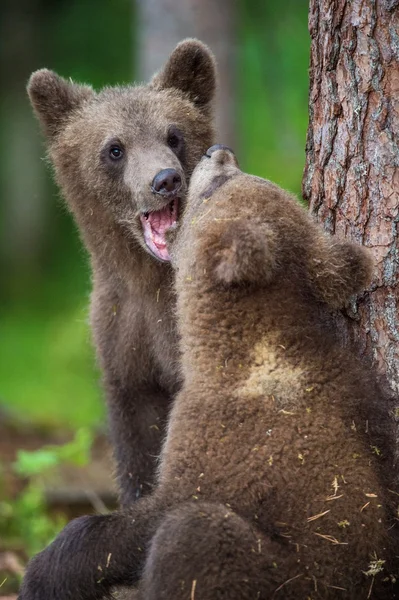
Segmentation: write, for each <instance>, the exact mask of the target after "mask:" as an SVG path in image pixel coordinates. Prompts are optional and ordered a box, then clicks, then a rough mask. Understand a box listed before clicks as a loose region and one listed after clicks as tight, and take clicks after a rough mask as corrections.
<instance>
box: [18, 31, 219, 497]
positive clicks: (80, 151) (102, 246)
mask: <svg viewBox="0 0 399 600" xmlns="http://www.w3.org/2000/svg"><path fill="white" fill-rule="evenodd" d="M215 77H216V75H215V62H214V58H213V55H212V54H211V52H210V51H209V49H208V48H207V47H206V46H204V45H203V44H202V43H201V42H199V41H197V40H186V41H184V42H182V43H180V44H179V45H178V46H177V47H176V49H175V50H174V52H173V53H172V55H171V56H170V58H169V60H168V61H167V63H166V65H165V67H164V69H163V70H161V71H160V72H159V73H158V74H157V75H156V76H155V77H154V78H153V80H152V81H151V82H150V83H149V84H148V85H142V86H127V87H118V88H105V89H104V90H102V91H101V92H99V93H95V92H94V91H93V89H92V88H91V87H88V86H86V85H78V84H75V83H72V82H71V81H66V80H64V79H62V78H61V77H59V76H58V75H57V74H56V73H53V72H51V71H48V70H46V69H43V70H41V71H37V72H36V73H34V74H33V75H32V77H31V79H30V82H29V85H28V93H29V97H30V100H31V102H32V105H33V108H34V110H35V113H36V115H37V116H38V118H39V121H40V123H41V125H42V127H43V130H44V133H45V136H46V139H47V143H48V148H49V156H50V160H51V162H52V163H53V166H54V170H55V175H56V178H57V182H58V184H59V186H60V188H61V190H62V192H63V194H64V196H65V199H66V201H67V205H68V207H69V208H70V210H71V211H72V212H73V214H74V217H75V219H76V221H77V223H78V226H79V228H80V232H81V235H82V237H83V240H84V243H85V245H86V247H87V249H88V250H89V253H90V259H91V266H92V270H93V293H92V299H91V324H92V329H93V334H94V340H95V345H96V348H97V354H98V357H99V361H100V365H101V367H102V370H103V374H104V385H105V388H106V393H107V400H108V408H109V421H110V429H111V437H112V441H113V445H114V448H115V454H116V460H117V472H118V478H119V483H120V487H121V501H122V504H124V505H129V504H130V503H131V502H132V501H133V500H135V499H136V498H137V497H138V496H139V495H141V493H145V492H148V491H149V490H150V489H151V483H152V481H153V476H154V471H155V460H156V457H157V456H158V455H159V452H160V445H161V439H162V433H163V431H164V426H165V421H166V419H167V414H168V408H169V403H170V399H171V397H172V396H173V395H174V394H175V393H176V391H177V389H178V385H179V374H178V367H177V365H178V355H177V338H176V332H175V323H174V316H173V308H172V304H173V292H172V287H171V282H172V271H171V268H170V264H169V263H168V261H169V255H168V250H167V247H166V242H165V232H166V231H167V229H168V228H169V227H170V226H171V225H173V224H174V223H176V221H177V220H178V218H179V215H180V213H181V211H182V210H183V208H184V203H185V195H186V189H187V184H188V181H189V178H190V175H191V172H192V170H193V169H194V166H195V165H196V163H197V162H198V161H199V159H200V157H201V156H202V155H203V153H204V152H205V150H206V149H207V148H208V147H209V145H210V144H211V143H212V138H213V114H212V100H213V97H214V92H215V85H216V84H215Z"/></svg>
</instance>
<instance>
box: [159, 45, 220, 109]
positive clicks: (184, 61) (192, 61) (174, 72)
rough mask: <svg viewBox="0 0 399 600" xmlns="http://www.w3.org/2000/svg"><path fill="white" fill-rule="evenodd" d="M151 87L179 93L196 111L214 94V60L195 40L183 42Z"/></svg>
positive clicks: (207, 103)
mask: <svg viewBox="0 0 399 600" xmlns="http://www.w3.org/2000/svg"><path fill="white" fill-rule="evenodd" d="M151 85H152V86H153V87H155V88H158V89H167V88H174V89H177V90H180V91H181V92H183V93H184V94H186V95H187V96H188V97H189V99H190V100H191V101H192V102H193V103H194V104H196V105H197V106H198V107H199V108H202V109H204V108H207V106H208V105H209V104H210V102H211V101H212V100H213V98H214V95H215V91H216V62H215V58H214V56H213V54H212V52H211V51H210V50H209V48H208V47H207V46H205V44H203V43H202V42H200V41H199V40H195V39H187V40H183V41H182V42H180V44H178V45H177V46H176V48H175V49H174V50H173V52H172V54H171V55H170V57H169V59H168V62H167V63H166V65H165V66H164V67H163V69H162V70H161V71H160V72H159V73H157V74H156V75H155V76H154V77H153V79H152V80H151Z"/></svg>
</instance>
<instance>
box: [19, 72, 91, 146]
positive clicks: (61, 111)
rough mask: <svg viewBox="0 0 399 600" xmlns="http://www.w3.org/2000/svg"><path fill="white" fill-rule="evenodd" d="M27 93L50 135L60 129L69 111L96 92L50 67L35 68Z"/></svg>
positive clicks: (45, 130)
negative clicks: (62, 75)
mask: <svg viewBox="0 0 399 600" xmlns="http://www.w3.org/2000/svg"><path fill="white" fill-rule="evenodd" d="M27 90H28V95H29V99H30V101H31V104H32V106H33V109H34V111H35V113H36V115H37V117H38V119H39V121H40V123H41V125H42V127H43V129H44V132H45V134H46V135H47V137H49V138H51V137H52V136H54V135H55V134H56V133H58V132H59V130H60V129H61V127H62V126H63V123H64V122H65V120H66V118H67V117H68V114H69V113H70V112H71V111H72V110H74V109H76V108H78V107H79V106H80V104H81V103H82V102H83V101H84V100H86V99H88V98H90V97H91V96H92V95H93V93H94V92H93V90H92V88H91V87H89V86H86V85H78V84H75V83H72V82H70V81H66V80H65V79H63V78H62V77H60V76H59V75H57V73H54V72H53V71H49V70H48V69H40V70H39V71H35V73H33V74H32V75H31V77H30V79H29V82H28V87H27Z"/></svg>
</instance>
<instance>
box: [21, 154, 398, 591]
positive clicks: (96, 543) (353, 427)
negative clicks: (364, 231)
mask: <svg viewBox="0 0 399 600" xmlns="http://www.w3.org/2000/svg"><path fill="white" fill-rule="evenodd" d="M170 237H174V241H173V244H172V253H171V254H172V262H173V264H174V267H175V268H176V270H177V273H176V289H177V317H178V324H179V329H180V334H181V351H182V374H183V378H184V385H183V388H182V390H181V391H180V393H179V394H178V396H177V398H176V400H175V402H174V404H173V408H172V410H171V415H170V420H169V425H168V431H167V437H166V441H165V445H164V447H163V452H162V455H161V461H160V467H159V475H158V485H157V486H156V488H155V490H154V493H153V494H152V495H151V496H148V497H146V498H143V499H142V500H139V501H138V502H137V503H135V504H134V505H133V506H132V507H131V508H130V509H129V510H128V511H126V512H123V511H121V512H119V513H114V514H112V515H108V516H94V517H84V518H82V519H78V520H76V521H73V522H72V523H70V524H69V525H68V526H67V527H66V529H65V530H64V531H63V532H62V533H61V535H60V536H59V537H58V538H57V539H56V540H55V542H54V543H53V544H52V545H51V546H49V548H47V549H46V550H45V551H44V552H43V553H41V554H40V555H38V556H37V557H36V558H35V559H34V560H33V561H32V562H31V564H30V566H29V568H28V574H27V576H26V579H25V582H24V588H23V593H22V595H21V600H39V598H40V600H51V599H53V598H57V600H64V599H65V600H66V599H67V598H85V600H91V599H98V598H101V596H102V595H105V594H108V593H109V591H110V588H111V586H113V585H133V584H135V583H137V582H138V581H139V587H138V591H134V592H131V593H130V595H131V598H132V599H133V598H140V599H143V600H144V599H145V600H155V599H157V600H159V599H160V598H165V599H167V600H170V599H172V598H173V599H174V600H178V599H181V600H187V598H192V599H194V598H195V600H216V599H222V598H226V599H229V600H235V599H237V600H243V599H248V600H253V599H256V598H259V599H264V600H266V599H270V598H283V599H291V598H292V599H295V600H297V599H298V598H303V599H305V598H308V599H313V600H315V599H319V598H329V599H335V598H344V599H352V600H359V599H360V598H374V599H376V598H380V599H383V598H384V599H393V598H398V597H399V596H398V590H397V588H396V590H395V587H394V583H395V582H394V579H395V577H396V576H397V573H396V572H395V571H397V566H398V562H397V561H398V558H397V554H398V549H397V545H396V542H394V537H393V535H392V536H391V534H392V531H390V530H391V528H393V527H394V525H395V519H394V513H393V510H395V512H396V511H397V504H398V502H397V501H398V490H397V489H396V491H395V489H393V488H390V490H389V491H388V490H387V489H386V481H387V480H388V479H389V472H388V471H389V469H391V468H392V461H393V456H392V453H393V449H394V439H395V427H394V423H393V420H392V419H391V417H390V415H389V412H388V403H387V401H386V400H385V398H384V397H383V396H382V395H381V393H380V392H379V390H378V388H377V386H376V384H375V381H374V379H373V377H372V375H370V374H369V373H368V372H367V371H365V369H364V368H363V366H362V365H361V364H360V363H359V362H358V361H357V359H356V358H355V357H354V356H353V355H352V353H351V352H350V351H348V350H344V349H342V348H341V347H340V345H339V343H338V341H337V340H336V339H335V332H334V328H333V325H332V322H331V320H330V318H329V309H330V308H331V307H337V306H342V305H343V304H345V303H346V302H347V301H348V300H349V298H350V296H351V295H352V294H354V293H356V292H359V291H360V290H361V289H362V288H364V286H365V285H366V284H367V282H368V281H369V279H370V275H371V270H372V262H371V260H370V257H369V254H368V253H367V252H366V250H364V249H363V248H361V247H358V246H356V245H353V244H351V243H349V242H340V241H339V240H337V239H334V238H330V237H328V236H326V235H325V234H324V233H323V232H322V230H321V229H320V228H319V227H318V226H316V225H315V224H314V223H313V222H312V221H311V219H310V217H309V216H308V215H307V214H306V212H305V211H304V210H303V208H301V207H300V206H299V205H298V204H297V202H296V201H295V199H293V198H291V197H290V196H289V195H288V194H287V193H286V192H284V191H283V190H281V189H280V188H278V187H277V186H276V185H274V184H272V183H270V182H268V181H265V180H262V179H259V178H256V177H251V176H249V175H245V174H243V173H241V171H240V170H239V169H238V167H237V165H236V162H235V158H234V155H233V154H232V153H231V152H230V151H228V150H224V149H219V150H217V151H214V152H213V153H211V156H210V158H209V157H204V158H203V159H202V161H201V162H200V164H199V166H198V167H197V168H196V170H195V172H194V174H193V176H192V179H191V183H190V193H189V201H188V205H187V209H186V211H185V214H184V217H183V219H182V221H181V225H180V228H178V229H177V231H176V232H175V233H174V232H171V233H170ZM391 501H392V502H391ZM394 503H395V504H394Z"/></svg>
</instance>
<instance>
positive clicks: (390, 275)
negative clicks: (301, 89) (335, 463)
mask: <svg viewBox="0 0 399 600" xmlns="http://www.w3.org/2000/svg"><path fill="white" fill-rule="evenodd" d="M309 31H310V36H311V57H310V95H309V128H308V137H307V144H306V166H305V172H304V178H303V195H304V198H305V199H306V200H308V202H309V209H310V211H311V213H312V214H313V215H314V216H315V217H316V218H317V219H318V220H319V221H320V222H321V223H322V224H323V225H324V227H325V228H326V229H327V230H328V231H329V232H331V233H335V234H337V235H339V236H342V237H346V238H349V239H352V240H355V241H357V242H359V243H361V244H364V245H365V246H367V247H369V248H370V249H371V251H372V253H373V255H374V257H375V261H376V269H375V278H374V281H373V282H372V285H371V286H370V289H369V290H368V291H367V292H366V293H365V294H364V295H363V296H362V297H361V298H360V299H358V301H357V302H353V306H352V307H351V310H350V311H348V314H346V315H345V316H340V317H339V318H338V321H339V326H340V330H341V332H342V334H343V337H344V340H348V339H352V340H354V341H355V342H356V343H357V345H358V347H359V349H360V352H361V354H362V355H363V357H364V358H365V359H368V360H369V361H370V363H373V364H374V365H375V366H376V367H377V369H378V372H379V374H380V375H381V376H382V378H383V379H385V380H386V381H387V382H388V383H389V386H390V387H391V390H392V391H393V392H394V394H393V395H395V396H396V398H397V396H398V393H399V288H398V279H399V238H398V223H399V145H398V132H399V0H311V2H310V13H309ZM395 412H396V416H397V417H399V409H398V408H396V409H395Z"/></svg>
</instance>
